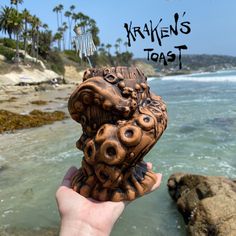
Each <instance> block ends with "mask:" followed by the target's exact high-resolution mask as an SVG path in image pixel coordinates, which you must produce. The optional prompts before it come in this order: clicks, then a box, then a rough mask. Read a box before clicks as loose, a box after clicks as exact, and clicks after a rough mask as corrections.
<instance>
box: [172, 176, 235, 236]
mask: <svg viewBox="0 0 236 236" xmlns="http://www.w3.org/2000/svg"><path fill="white" fill-rule="evenodd" d="M168 190H169V194H170V196H171V197H172V199H173V200H174V201H176V203H177V207H178V210H179V211H180V213H181V214H182V215H183V217H184V220H185V223H186V225H187V231H188V235H190V236H206V235H211V236H216V235H217V236H218V235H221V236H235V235H236V181H232V180H229V179H227V178H224V177H213V176H209V177H207V176H201V175H191V174H184V173H175V174H173V175H171V176H170V178H169V180H168Z"/></svg>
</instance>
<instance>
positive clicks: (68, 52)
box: [64, 50, 81, 63]
mask: <svg viewBox="0 0 236 236" xmlns="http://www.w3.org/2000/svg"><path fill="white" fill-rule="evenodd" d="M64 54H65V56H66V57H67V58H68V59H69V60H71V61H74V62H76V63H80V62H81V59H80V57H79V55H76V52H75V51H74V50H65V51H64Z"/></svg>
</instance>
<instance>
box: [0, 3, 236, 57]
mask: <svg viewBox="0 0 236 236" xmlns="http://www.w3.org/2000/svg"><path fill="white" fill-rule="evenodd" d="M9 2H10V0H0V5H1V6H4V5H6V4H7V5H9ZM59 3H61V4H63V5H64V8H65V9H66V10H67V9H68V8H69V6H70V5H72V4H74V5H75V6H76V11H82V12H84V13H85V14H87V15H89V16H90V17H92V18H94V19H95V20H96V22H97V25H98V27H99V29H100V34H99V36H100V39H101V42H103V43H105V44H107V43H111V44H112V45H114V44H115V41H116V39H117V38H122V39H123V41H126V40H127V38H126V31H125V29H124V27H123V25H124V23H129V22H130V21H132V23H133V25H135V26H144V24H145V23H148V22H149V20H152V21H153V24H157V23H158V22H159V20H160V18H162V19H163V21H162V23H161V26H168V24H170V23H173V22H174V18H173V16H174V13H176V12H177V13H179V14H180V15H182V14H183V12H186V14H185V16H184V18H183V19H184V20H188V21H190V23H191V33H190V34H188V35H178V36H177V37H169V38H164V39H163V46H162V47H158V45H157V43H154V44H152V43H150V41H149V39H147V38H146V39H145V40H137V41H136V42H135V43H133V44H132V46H131V47H130V48H129V51H131V52H133V53H134V55H135V56H136V57H146V53H145V52H144V51H143V49H144V48H146V47H149V48H150V47H151V48H154V50H155V51H156V52H157V53H158V52H162V51H163V52H167V51H169V50H173V47H174V46H178V45H181V44H185V45H187V47H188V50H187V51H184V52H183V53H184V54H187V53H188V54H190V53H191V54H200V53H205V54H223V55H232V56H236V46H235V45H236V1H235V0H227V1H223V0H144V1H143V0H119V1H114V0H78V1H77V0H61V1H58V0H40V1H36V0H24V3H23V5H22V6H21V7H20V9H23V8H25V7H26V8H27V9H29V10H30V12H31V13H32V14H36V15H37V16H39V17H40V19H42V21H43V22H44V23H47V24H48V25H49V27H50V28H51V29H52V30H53V31H56V15H55V13H53V12H52V9H53V7H54V6H55V5H58V4H59Z"/></svg>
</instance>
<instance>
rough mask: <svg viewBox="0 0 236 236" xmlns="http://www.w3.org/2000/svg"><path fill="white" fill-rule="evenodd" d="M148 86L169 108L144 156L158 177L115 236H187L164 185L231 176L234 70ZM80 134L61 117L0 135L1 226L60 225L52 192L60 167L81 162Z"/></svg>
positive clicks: (235, 146) (235, 163) (234, 171)
mask: <svg viewBox="0 0 236 236" xmlns="http://www.w3.org/2000/svg"><path fill="white" fill-rule="evenodd" d="M149 84H150V86H151V88H152V89H151V90H152V91H153V92H155V93H157V94H159V95H161V96H162V97H163V99H164V101H165V102H166V104H167V107H168V115H169V122H168V128H167V130H166V131H165V133H164V134H163V136H162V138H161V139H160V140H159V141H158V143H157V144H156V145H155V147H154V148H153V149H152V150H151V151H150V152H149V154H148V155H147V156H146V158H145V160H146V161H151V162H152V163H153V166H154V170H155V171H157V172H160V173H162V174H163V182H162V185H161V187H160V188H159V189H158V190H157V191H155V192H154V193H152V194H149V195H147V196H145V197H143V198H140V199H138V200H136V201H134V202H133V203H131V204H129V206H128V207H127V208H126V210H125V212H124V214H123V215H122V216H121V218H120V219H119V221H118V222H117V224H116V226H115V228H114V230H113V232H112V235H113V236H120V235H130V236H134V235H135V236H141V235H145V236H147V235H150V236H154V235H158V236H162V235H163V236H172V235H174V236H176V235H181V236H182V235H185V226H184V223H183V220H182V217H181V215H180V214H179V213H178V211H177V209H176V205H175V204H174V203H173V202H172V200H171V198H170V197H169V195H168V191H167V187H166V182H167V179H168V177H169V176H170V175H171V174H172V173H174V172H191V173H197V174H204V175H222V176H227V177H230V178H236V158H235V153H236V142H235V141H236V71H223V72H217V73H202V74H193V75H187V76H175V77H165V78H162V79H161V80H158V79H153V78H150V79H149ZM80 134H81V129H80V127H79V125H77V124H76V123H75V122H74V121H72V120H66V121H63V122H57V123H55V124H53V125H49V126H44V127H41V128H36V129H28V130H22V131H19V132H17V133H15V134H4V135H1V136H0V230H1V229H4V228H10V229H14V230H15V231H21V230H22V229H26V230H32V229H34V230H40V229H43V228H46V229H51V228H57V227H58V226H59V215H58V212H57V208H56V202H55V197H54V194H55V191H56V189H57V187H58V185H59V184H60V181H61V179H62V177H63V175H64V173H65V171H66V170H67V169H68V168H69V167H70V166H71V165H77V166H78V167H79V165H80V160H81V157H82V153H81V152H80V151H78V150H77V149H76V148H75V142H76V140H77V139H78V138H79V136H80ZM0 232H1V231H0ZM22 235H24V234H22Z"/></svg>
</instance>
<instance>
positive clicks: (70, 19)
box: [65, 11, 72, 49]
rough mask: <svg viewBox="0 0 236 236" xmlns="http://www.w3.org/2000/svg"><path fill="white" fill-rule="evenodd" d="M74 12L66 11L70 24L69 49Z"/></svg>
mask: <svg viewBox="0 0 236 236" xmlns="http://www.w3.org/2000/svg"><path fill="white" fill-rule="evenodd" d="M71 16H72V13H71V12H70V11H66V12H65V17H67V18H68V26H69V47H68V48H69V49H71V27H72V18H71Z"/></svg>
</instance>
